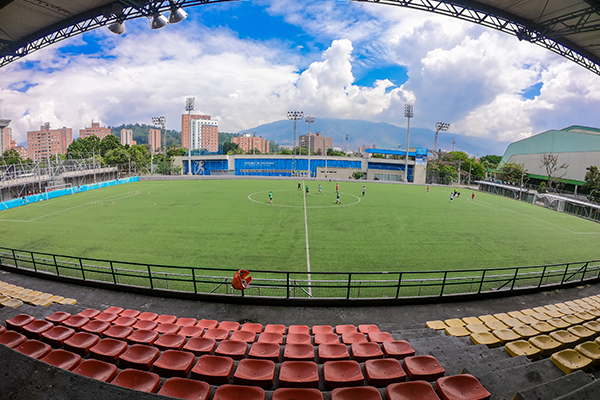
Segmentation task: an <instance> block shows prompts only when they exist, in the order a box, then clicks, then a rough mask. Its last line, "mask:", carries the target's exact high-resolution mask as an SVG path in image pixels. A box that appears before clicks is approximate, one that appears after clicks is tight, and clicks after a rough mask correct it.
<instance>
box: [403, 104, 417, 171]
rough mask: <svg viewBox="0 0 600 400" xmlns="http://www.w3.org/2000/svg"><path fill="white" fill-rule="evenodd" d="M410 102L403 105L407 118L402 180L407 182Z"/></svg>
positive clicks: (410, 116)
mask: <svg viewBox="0 0 600 400" xmlns="http://www.w3.org/2000/svg"><path fill="white" fill-rule="evenodd" d="M414 115H415V114H414V108H413V105H412V104H405V105H404V116H405V117H406V118H407V119H408V122H407V124H406V157H405V158H404V182H408V139H409V137H410V119H411V118H412V117H414Z"/></svg>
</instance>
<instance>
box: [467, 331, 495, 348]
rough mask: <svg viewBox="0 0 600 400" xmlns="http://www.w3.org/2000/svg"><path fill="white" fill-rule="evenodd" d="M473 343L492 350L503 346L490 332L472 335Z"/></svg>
mask: <svg viewBox="0 0 600 400" xmlns="http://www.w3.org/2000/svg"><path fill="white" fill-rule="evenodd" d="M471 341H472V342H473V343H475V344H485V345H486V346H487V347H489V348H490V349H491V348H493V347H498V346H500V344H501V341H500V339H498V338H497V337H496V336H495V335H493V334H492V333H490V332H479V333H472V334H471Z"/></svg>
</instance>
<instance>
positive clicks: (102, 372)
mask: <svg viewBox="0 0 600 400" xmlns="http://www.w3.org/2000/svg"><path fill="white" fill-rule="evenodd" d="M73 372H75V373H76V374H79V375H83V376H87V377H88V378H94V379H97V380H99V381H102V382H110V381H112V380H113V379H114V378H115V376H117V374H118V373H119V369H118V368H117V366H116V365H114V364H109V363H107V362H104V361H100V360H94V359H92V358H90V359H89V360H84V361H83V362H82V363H81V364H79V365H78V366H77V367H76V368H75V369H74V370H73Z"/></svg>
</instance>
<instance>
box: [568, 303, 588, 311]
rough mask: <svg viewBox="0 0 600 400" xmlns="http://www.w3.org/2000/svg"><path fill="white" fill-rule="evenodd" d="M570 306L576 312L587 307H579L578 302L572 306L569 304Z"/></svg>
mask: <svg viewBox="0 0 600 400" xmlns="http://www.w3.org/2000/svg"><path fill="white" fill-rule="evenodd" d="M569 308H570V309H571V310H573V312H574V313H579V312H585V309H584V308H582V307H579V306H578V305H577V304H575V305H571V306H569Z"/></svg>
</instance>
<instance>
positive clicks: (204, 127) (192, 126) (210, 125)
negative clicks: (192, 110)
mask: <svg viewBox="0 0 600 400" xmlns="http://www.w3.org/2000/svg"><path fill="white" fill-rule="evenodd" d="M190 131H191V140H192V145H191V146H190ZM181 146H182V147H184V148H186V149H189V148H191V149H192V150H200V149H205V150H207V151H209V152H211V153H216V152H217V151H219V122H218V121H215V120H212V119H211V117H210V115H195V114H183V115H182V116H181Z"/></svg>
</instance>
